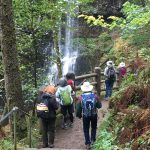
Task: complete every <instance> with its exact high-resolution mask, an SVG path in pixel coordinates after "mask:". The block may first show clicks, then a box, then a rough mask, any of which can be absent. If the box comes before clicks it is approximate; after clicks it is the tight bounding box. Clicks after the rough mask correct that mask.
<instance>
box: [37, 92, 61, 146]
mask: <svg viewBox="0 0 150 150" xmlns="http://www.w3.org/2000/svg"><path fill="white" fill-rule="evenodd" d="M45 102H47V104H46V103H45ZM38 106H39V107H40V109H41V110H40V109H39V110H40V111H39V112H37V116H38V117H40V119H41V124H42V139H43V148H46V147H49V148H53V147H54V138H55V121H56V110H57V109H58V108H59V104H58V102H57V101H56V98H55V96H54V95H51V94H47V93H43V95H42V98H41V103H40V104H39V105H38ZM43 106H44V107H43ZM46 106H47V107H48V108H47V111H42V110H43V108H45V107H46Z"/></svg>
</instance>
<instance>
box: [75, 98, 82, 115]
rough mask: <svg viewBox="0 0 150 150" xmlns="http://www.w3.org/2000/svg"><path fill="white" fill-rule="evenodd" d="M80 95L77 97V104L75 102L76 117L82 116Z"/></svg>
mask: <svg viewBox="0 0 150 150" xmlns="http://www.w3.org/2000/svg"><path fill="white" fill-rule="evenodd" d="M81 99H82V98H81V96H80V97H79V98H78V101H77V104H76V116H77V117H78V118H82V105H81Z"/></svg>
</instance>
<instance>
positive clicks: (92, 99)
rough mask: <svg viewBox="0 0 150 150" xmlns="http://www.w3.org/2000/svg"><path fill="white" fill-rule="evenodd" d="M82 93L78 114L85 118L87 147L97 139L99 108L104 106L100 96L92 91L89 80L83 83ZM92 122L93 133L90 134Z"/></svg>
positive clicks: (77, 109)
mask: <svg viewBox="0 0 150 150" xmlns="http://www.w3.org/2000/svg"><path fill="white" fill-rule="evenodd" d="M81 90H82V92H83V93H82V94H81V95H80V96H79V97H78V102H77V108H76V116H77V117H78V118H83V131H84V137H85V145H86V148H87V149H90V148H91V145H93V143H94V142H95V140H96V129H97V118H98V116H97V109H99V108H101V107H102V104H101V102H100V101H99V97H98V96H97V95H96V94H94V93H93V92H92V90H93V86H92V85H91V84H90V83H89V82H84V83H83V85H81ZM90 124H91V132H90V133H91V135H90V134H89V130H90Z"/></svg>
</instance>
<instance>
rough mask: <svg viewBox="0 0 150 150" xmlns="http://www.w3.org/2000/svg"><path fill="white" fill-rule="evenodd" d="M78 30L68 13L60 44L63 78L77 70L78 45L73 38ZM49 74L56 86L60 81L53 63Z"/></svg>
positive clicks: (73, 19) (60, 34) (60, 33)
mask: <svg viewBox="0 0 150 150" xmlns="http://www.w3.org/2000/svg"><path fill="white" fill-rule="evenodd" d="M68 7H70V1H68ZM77 28H78V23H77V21H76V20H75V18H74V17H72V16H71V14H70V13H69V12H68V13H67V15H66V26H65V34H64V33H62V30H64V28H63V27H62V28H60V32H59V43H58V45H59V49H60V50H61V53H62V59H61V62H62V73H63V76H64V75H66V74H67V73H68V72H74V70H75V64H76V58H77V56H78V44H77V43H76V44H74V43H73V38H74V32H75V29H77ZM62 39H65V43H63V42H62ZM49 72H50V73H49V79H50V82H51V83H54V84H56V82H57V81H58V69H57V65H56V64H55V63H51V67H50V71H49Z"/></svg>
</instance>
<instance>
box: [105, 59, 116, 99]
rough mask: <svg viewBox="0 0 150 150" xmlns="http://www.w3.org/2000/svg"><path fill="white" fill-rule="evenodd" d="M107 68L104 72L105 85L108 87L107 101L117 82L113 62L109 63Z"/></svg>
mask: <svg viewBox="0 0 150 150" xmlns="http://www.w3.org/2000/svg"><path fill="white" fill-rule="evenodd" d="M106 65H107V67H106V68H105V70H104V76H105V85H106V95H105V100H108V99H109V97H111V95H112V90H113V85H114V82H115V81H116V71H115V68H114V64H113V62H112V61H107V63H106Z"/></svg>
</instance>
